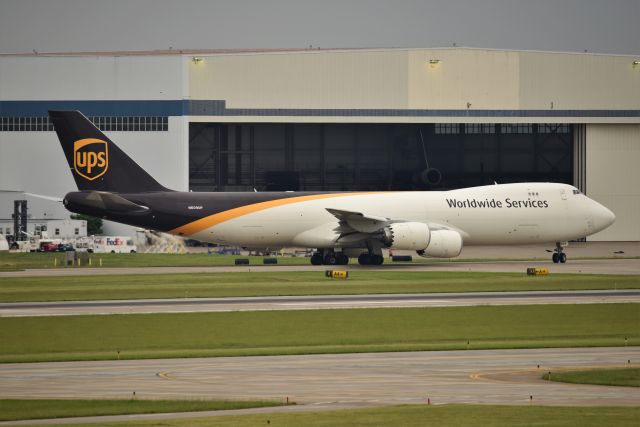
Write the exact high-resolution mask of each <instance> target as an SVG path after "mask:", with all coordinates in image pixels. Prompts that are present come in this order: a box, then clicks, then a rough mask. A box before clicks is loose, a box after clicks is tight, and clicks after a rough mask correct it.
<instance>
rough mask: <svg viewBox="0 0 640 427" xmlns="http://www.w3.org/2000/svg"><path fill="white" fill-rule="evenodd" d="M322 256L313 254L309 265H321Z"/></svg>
mask: <svg viewBox="0 0 640 427" xmlns="http://www.w3.org/2000/svg"><path fill="white" fill-rule="evenodd" d="M322 261H323V260H322V255H321V254H320V253H317V252H316V253H315V254H313V255H312V256H311V264H312V265H322Z"/></svg>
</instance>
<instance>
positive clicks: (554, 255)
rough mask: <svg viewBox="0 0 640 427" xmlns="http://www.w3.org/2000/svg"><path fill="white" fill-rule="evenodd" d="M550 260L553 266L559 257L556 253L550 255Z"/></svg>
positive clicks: (558, 260)
mask: <svg viewBox="0 0 640 427" xmlns="http://www.w3.org/2000/svg"><path fill="white" fill-rule="evenodd" d="M551 260H552V261H553V263H554V264H557V263H559V262H560V257H559V256H558V254H557V253H554V254H553V255H551Z"/></svg>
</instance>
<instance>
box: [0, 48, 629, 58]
mask: <svg viewBox="0 0 640 427" xmlns="http://www.w3.org/2000/svg"><path fill="white" fill-rule="evenodd" d="M432 50H441V51H446V50H458V51H463V50H470V51H488V52H514V53H546V54H558V55H592V56H614V57H629V58H632V57H638V56H640V53H639V54H617V53H599V52H562V51H544V50H519V49H496V48H483V47H469V46H448V47H362V48H319V47H317V48H316V47H309V48H299V49H296V48H278V49H173V48H170V49H157V50H131V51H82V52H38V51H36V50H33V51H32V52H16V53H0V58H2V57H84V56H115V57H117V56H181V55H184V56H193V55H254V54H257V55H262V54H287V53H309V54H314V53H326V52H389V51H432Z"/></svg>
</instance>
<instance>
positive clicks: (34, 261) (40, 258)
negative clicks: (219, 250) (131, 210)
mask: <svg viewBox="0 0 640 427" xmlns="http://www.w3.org/2000/svg"><path fill="white" fill-rule="evenodd" d="M65 256H66V255H65V254H63V253H55V252H44V253H41V252H11V253H0V271H2V270H21V269H26V268H53V267H54V266H55V261H54V260H55V259H57V266H58V267H59V268H64V267H62V265H63V263H64V259H65ZM90 258H91V260H92V267H97V266H98V265H99V263H100V259H102V266H103V267H206V266H223V265H234V260H235V259H236V258H249V260H250V263H251V265H262V260H263V259H264V257H261V256H251V257H245V256H239V255H238V256H236V255H217V254H211V255H209V254H207V253H188V254H111V253H106V254H91V255H90ZM278 263H279V264H285V265H300V264H302V265H308V264H309V258H305V257H278ZM83 267H88V266H83ZM81 268H82V267H81Z"/></svg>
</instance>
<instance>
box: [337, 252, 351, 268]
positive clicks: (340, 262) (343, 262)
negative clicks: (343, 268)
mask: <svg viewBox="0 0 640 427" xmlns="http://www.w3.org/2000/svg"><path fill="white" fill-rule="evenodd" d="M347 264H349V257H348V256H346V255H345V254H343V253H342V252H340V253H338V265H347Z"/></svg>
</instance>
